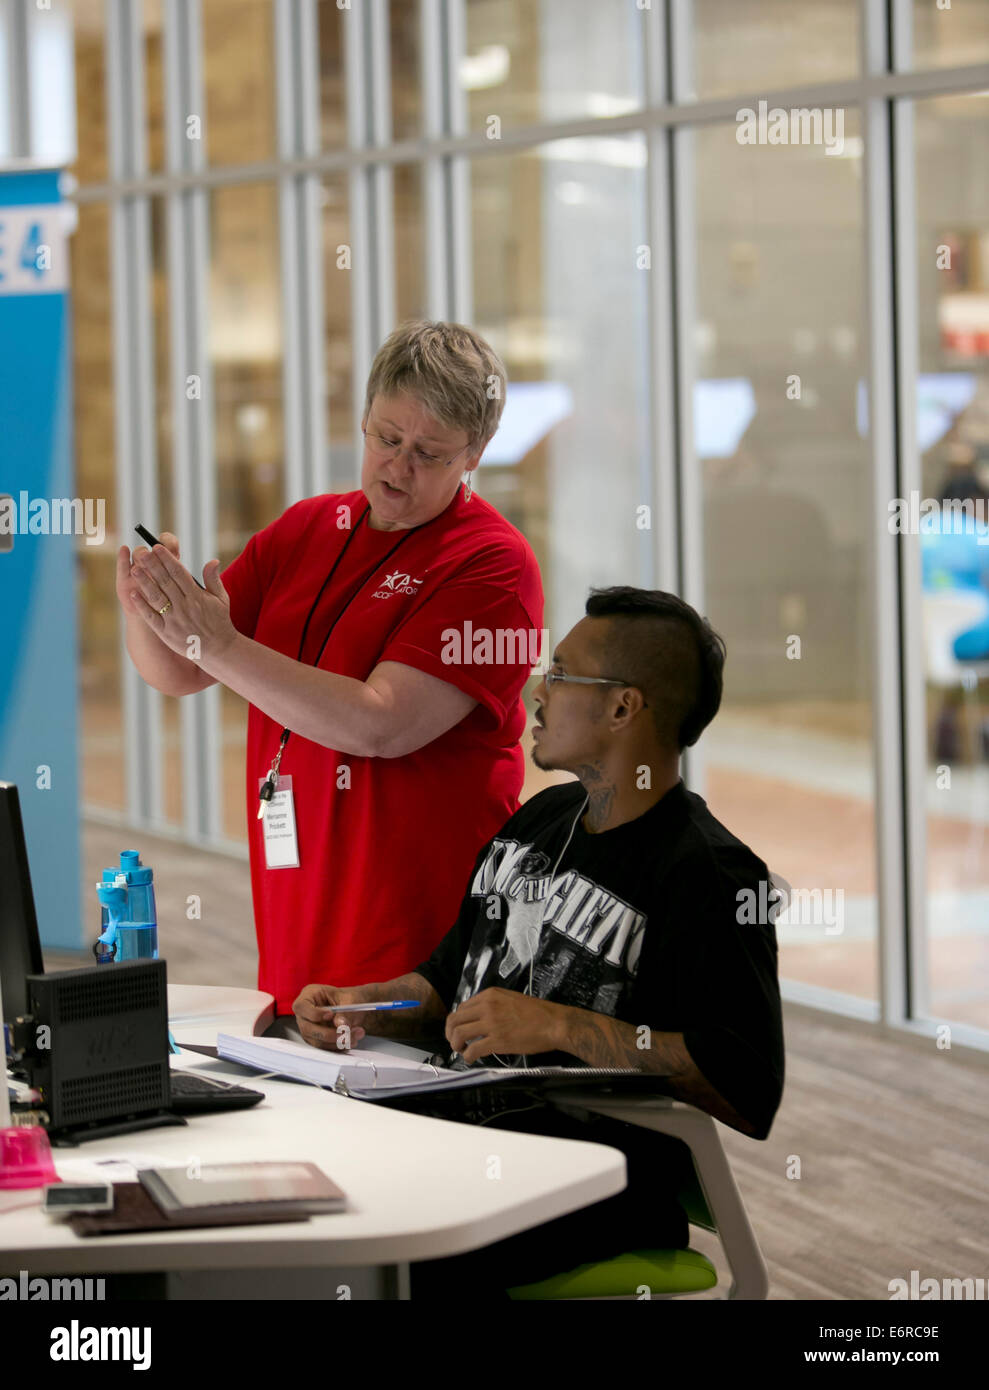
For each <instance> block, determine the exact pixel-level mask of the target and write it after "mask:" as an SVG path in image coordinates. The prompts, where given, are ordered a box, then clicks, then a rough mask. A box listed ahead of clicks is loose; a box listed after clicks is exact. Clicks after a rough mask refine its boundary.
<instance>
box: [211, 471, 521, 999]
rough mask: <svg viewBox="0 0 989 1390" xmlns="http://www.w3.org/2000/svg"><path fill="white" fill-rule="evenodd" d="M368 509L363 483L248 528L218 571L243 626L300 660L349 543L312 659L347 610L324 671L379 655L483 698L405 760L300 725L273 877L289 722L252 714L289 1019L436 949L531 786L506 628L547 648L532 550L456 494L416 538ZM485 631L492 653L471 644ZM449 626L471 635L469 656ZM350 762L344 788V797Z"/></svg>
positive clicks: (270, 907)
mask: <svg viewBox="0 0 989 1390" xmlns="http://www.w3.org/2000/svg"><path fill="white" fill-rule="evenodd" d="M366 507H367V499H366V498H365V496H364V494H363V492H360V491H357V492H351V493H342V494H339V495H326V496H322V497H311V498H307V499H306V500H305V501H303V502H298V503H296V504H295V506H293V507H290V508H289V509H288V511H286V512H285V513H284V514H283V515H282V516H280V517H279V518H278V520H277V521H274V522H272V524H271V525H270V526H268V527H266V528H265V529H264V530H263V531H260V532H259V533H258V534H257V535H256V536H253V537H252V539H251V540H250V541H249V542H248V544H247V545H246V547H245V548H244V550H243V552H242V553H241V554H240V555H239V556H238V557H237V559H236V560H234V561H233V563H232V564H231V565H229V566H228V567H227V569H226V570H224V572H223V583H224V585H225V587H226V590H227V592H228V594H229V595H230V607H231V618H232V620H233V623H234V626H235V627H236V628H237V630H238V631H239V632H242V633H243V634H244V635H245V636H247V637H252V638H253V639H254V640H255V641H257V642H261V643H263V644H264V645H265V646H266V647H271V648H272V649H273V650H274V651H278V652H282V653H283V654H284V655H286V656H290V657H291V658H292V659H293V661H294V660H297V659H298V653H299V640H300V637H301V636H302V630H303V626H304V623H305V620H306V615H307V613H308V612H309V610H310V607H311V606H312V603H313V600H314V599H315V598H316V595H317V593H318V592H319V589H320V586H321V585H322V584H323V581H324V580H325V579H326V577H327V575H328V574H329V572H330V570H331V569H332V567H333V563H334V561H335V560H336V559H337V557H338V556H339V555H340V554H341V552H342V550H343V547H344V545H345V544H346V542H347V539H348V537H351V536H352V540H351V542H350V545H349V546H348V547H347V551H346V554H345V555H344V557H343V559H342V560H341V562H340V564H339V566H338V568H337V571H336V574H335V575H334V578H333V582H332V584H330V585H328V586H327V588H326V590H325V592H324V593H323V597H322V599H321V600H320V603H319V605H318V607H317V608H316V611H315V612H314V614H313V616H312V620H311V621H310V624H309V631H308V634H307V636H306V644H305V649H304V652H303V660H304V661H306V662H310V663H311V662H312V661H314V660H315V658H316V654H317V652H318V651H319V647H320V644H321V643H322V641H323V638H324V637H325V635H326V632H327V629H328V628H329V627H330V625H331V623H333V621H334V619H335V618H337V622H336V625H335V627H334V628H333V631H332V634H331V636H330V639H329V641H328V642H327V644H326V648H325V650H324V652H323V655H322V657H321V659H320V662H319V665H320V669H322V670H326V671H335V672H337V673H338V674H339V675H343V676H351V677H354V678H355V679H357V680H366V679H367V677H368V676H369V675H370V674H371V672H372V671H373V670H374V668H375V667H376V666H377V665H379V664H380V663H381V662H383V661H397V662H402V663H403V664H404V665H406V666H414V667H416V668H417V669H418V670H420V671H425V672H427V673H428V674H429V675H433V676H436V677H438V678H439V679H440V680H444V681H448V682H449V683H450V684H452V685H455V686H457V687H458V688H459V689H460V690H463V691H465V692H467V693H468V694H469V695H471V696H473V697H474V699H475V700H477V701H478V704H477V705H475V707H474V709H472V710H471V712H470V713H469V714H468V715H467V716H466V717H465V718H464V719H462V720H461V721H460V723H459V724H457V725H455V726H454V727H453V728H452V729H448V730H447V732H446V733H445V734H442V735H441V736H440V737H439V738H437V739H434V740H433V742H432V743H430V744H427V745H426V746H425V747H423V748H420V749H418V750H417V751H416V752H414V753H408V754H406V755H405V756H404V757H400V758H363V757H356V756H354V755H352V754H349V753H342V752H338V751H337V750H335V749H332V748H324V747H323V746H321V745H320V744H318V743H313V742H311V741H310V740H309V739H306V738H303V737H302V735H301V734H298V733H295V732H293V734H292V737H291V738H290V740H289V742H288V745H287V747H286V749H285V754H284V756H283V758H282V763H281V768H280V772H281V773H282V774H291V776H292V792H293V796H294V800H295V817H296V826H297V834H298V840H299V867H298V868H281V869H269V868H268V867H267V865H266V862H265V852H264V839H263V835H262V830H261V825H260V823H259V822H258V820H257V808H258V784H259V780H260V779H261V778H262V777H264V776H266V775H267V772H268V768H269V767H270V765H271V760H272V758H273V757H274V755H275V752H276V750H277V748H278V741H279V738H280V736H281V725H280V724H278V723H276V722H275V721H274V720H272V719H269V718H268V716H267V715H266V714H263V713H262V712H261V710H259V709H257V708H256V707H255V706H254V705H251V707H250V714H249V717H248V726H247V825H248V836H249V841H250V854H251V884H252V888H253V893H254V920H255V926H256V928H257V937H258V953H259V962H258V987H259V988H260V989H263V990H267V991H268V992H269V993H271V994H273V995H274V996H275V1000H276V1007H277V1009H278V1012H279V1013H290V1012H291V1009H292V1002H293V1000H294V999H295V998H296V996H297V995H298V993H299V991H300V990H301V989H302V988H303V986H305V985H307V984H313V983H320V984H331V985H339V986H346V985H361V984H367V983H368V982H370V981H372V980H388V979H392V978H394V977H395V976H397V975H403V974H405V973H407V972H408V971H409V970H411V969H412V968H413V967H414V966H415V965H416V963H417V962H418V961H421V960H423V959H424V958H425V957H426V956H428V955H429V954H430V953H431V951H432V949H433V947H434V946H435V945H436V944H437V942H438V941H440V939H441V938H442V937H443V936H444V935H445V933H446V932H447V930H448V929H449V927H450V925H451V924H452V923H453V921H454V920H455V919H456V916H457V913H458V911H459V908H460V901H461V898H462V897H463V894H464V891H465V889H466V887H467V880H468V878H469V876H470V872H471V868H472V866H473V863H474V859H475V857H476V855H477V852H478V850H479V849H480V847H481V845H482V844H484V843H485V842H486V841H487V840H488V839H490V838H491V836H492V835H493V834H494V832H495V831H496V830H497V829H498V828H499V827H500V826H501V825H503V824H504V822H505V821H506V820H507V819H508V817H509V816H510V815H512V814H513V812H514V811H515V810H516V809H517V807H518V793H519V791H520V790H521V787H522V778H523V772H524V766H523V756H522V751H521V749H520V747H519V742H518V741H519V736H520V734H521V732H522V729H523V727H524V724H525V711H524V707H523V705H522V701H521V698H520V695H521V691H522V687H523V686H524V684H525V682H526V680H527V678H528V676H529V673H530V670H531V666H532V664H533V661H530V660H529V652H527V651H526V650H525V647H526V643H525V642H520V641H518V639H514V638H512V639H509V640H507V641H504V642H503V643H498V642H497V638H496V635H497V634H498V633H499V631H500V632H502V633H507V632H508V631H509V630H511V631H512V632H513V633H515V632H520V631H524V632H525V633H526V634H527V633H528V632H529V631H532V632H533V633H535V634H536V635H535V637H534V639H533V647H534V649H535V648H538V644H539V633H540V630H541V627H542V621H543V592H542V583H541V581H540V576H539V568H538V566H537V564H536V559H535V556H534V555H533V553H532V550H531V549H530V547H529V545H528V542H527V541H526V540H525V538H524V537H523V536H522V535H521V534H520V533H519V532H518V531H517V530H516V529H515V527H514V526H511V525H510V524H509V523H508V522H507V521H506V520H505V519H504V517H502V516H501V515H500V514H499V513H498V512H497V511H495V509H494V508H493V507H492V506H490V505H489V504H488V503H487V502H485V501H484V500H483V499H482V498H480V497H477V496H475V497H473V498H472V499H471V501H470V502H465V500H464V497H463V493H462V491H458V492H457V495H456V496H455V497H454V499H453V501H452V502H451V503H450V505H449V507H447V509H446V510H445V511H444V512H443V513H442V514H441V515H440V516H439V517H436V518H434V520H433V521H431V522H428V523H426V524H425V525H424V526H422V527H419V528H417V529H416V530H414V531H376V530H373V529H372V528H371V527H370V526H369V525H368V523H367V520H366V519H365V520H364V521H363V522H361V524H360V525H359V526H358V521H359V519H360V517H361V515H362V513H363V512H364V511H365V509H366ZM348 520H349V527H348V525H347V521H348ZM403 536H405V537H407V539H405V540H403V541H402V544H401V546H400V547H399V549H398V550H397V551H396V552H395V553H394V554H393V555H392V556H391V558H390V559H388V560H387V563H384V562H385V559H386V557H387V556H388V552H389V551H390V550H391V548H392V547H393V546H394V545H395V544H396V542H397V541H398V540H400V539H401V537H403ZM362 579H365V580H366V582H364V583H363V584H362V583H361V580H362ZM348 599H349V600H350V601H349V602H348ZM341 610H342V611H341ZM338 615H340V616H339V617H338ZM466 624H470V625H471V626H470V628H469V629H468V628H466ZM484 630H488V631H489V632H490V633H491V634H492V637H491V639H489V643H488V651H487V653H486V652H485V647H484V644H483V638H479V637H478V636H477V634H478V633H483V631H484ZM453 631H455V632H457V633H458V634H467V636H466V640H464V641H463V642H462V643H461V647H462V650H461V652H459V653H458V652H457V650H456V644H455V643H454V642H453V639H452V638H451V632H453ZM444 634H445V636H444ZM468 654H469V655H470V656H472V657H474V658H475V659H474V660H472V661H470V662H469V663H468V661H466V660H464V659H463V658H464V657H466V656H467V655H468ZM444 655H445V656H446V657H447V660H444V659H443V658H444ZM451 655H452V656H453V657H454V658H456V657H457V656H459V657H460V658H461V660H460V664H457V661H456V659H455V660H454V661H452V662H451V661H450V660H449V658H450V656H451ZM485 656H487V659H486V660H485V659H484V658H485ZM477 657H480V658H481V659H482V660H481V661H480V662H479V661H478V660H477ZM344 766H345V767H347V768H349V778H350V785H349V787H346V786H344V787H343V788H342V789H341V788H340V787H339V786H338V783H340V782H345V780H346V778H345V776H342V775H341V773H340V771H339V769H340V768H342V767H344Z"/></svg>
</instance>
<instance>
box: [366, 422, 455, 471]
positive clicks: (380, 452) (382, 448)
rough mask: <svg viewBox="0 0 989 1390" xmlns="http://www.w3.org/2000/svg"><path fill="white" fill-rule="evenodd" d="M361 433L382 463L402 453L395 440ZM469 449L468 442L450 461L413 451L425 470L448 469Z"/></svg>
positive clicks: (421, 450)
mask: <svg viewBox="0 0 989 1390" xmlns="http://www.w3.org/2000/svg"><path fill="white" fill-rule="evenodd" d="M361 433H362V434H363V435H364V443H365V444H366V445H367V447H368V448H369V449H370V451H371V453H372V454H373V455H374V457H375V458H378V459H380V460H381V461H382V463H386V462H387V461H388V460H389V459H393V458H395V457H396V455H398V454H399V453H400V452H401V449H402V446H401V444H396V443H395V441H394V440H391V439H385V438H384V436H383V435H380V434H369V433H368V431H367V430H362V431H361ZM469 448H470V443H469V442H468V443H467V444H465V445H464V447H463V449H458V450H457V452H456V453H455V454H454V455H453V458H448V459H443V458H439V457H438V456H437V455H436V454H427V453H426V452H425V450H423V449H419V448H415V449H413V450H412V453H413V456H414V457H415V461H416V463H418V464H420V465H421V466H422V467H423V468H430V469H433V468H437V469H438V468H448V467H449V466H450V464H451V463H453V462H454V460H455V459H458V458H459V457H460V455H461V454H462V453H463V452H464V450H465V449H469Z"/></svg>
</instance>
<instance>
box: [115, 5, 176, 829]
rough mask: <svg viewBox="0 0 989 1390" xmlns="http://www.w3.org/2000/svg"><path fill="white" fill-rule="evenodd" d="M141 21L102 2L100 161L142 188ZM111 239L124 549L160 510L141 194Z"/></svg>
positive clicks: (152, 775) (153, 751)
mask: <svg viewBox="0 0 989 1390" xmlns="http://www.w3.org/2000/svg"><path fill="white" fill-rule="evenodd" d="M139 19H140V16H139V15H138V14H136V12H135V10H134V7H133V6H132V5H131V4H129V3H128V0H108V3H107V8H106V77H107V161H108V164H109V167H110V170H111V173H112V175H113V176H115V177H116V178H117V179H118V180H127V179H130V180H140V179H141V178H142V177H143V176H144V175H145V173H146V170H147V156H146V144H145V130H146V120H145V92H144V54H143V45H142V42H141V39H142V33H141V28H140V24H139ZM110 238H111V239H110V272H111V286H112V298H113V305H112V320H111V321H112V325H113V364H114V365H113V380H114V401H113V408H114V438H115V446H116V447H115V454H116V461H115V474H116V487H117V534H118V537H119V539H120V540H121V542H122V543H129V542H130V541H131V539H132V533H131V528H132V526H133V525H134V524H135V523H136V521H137V520H139V519H140V518H144V517H152V516H154V515H155V514H156V513H157V511H158V458H157V440H156V436H155V428H154V418H155V409H154V394H155V392H154V328H153V322H152V309H151V218H150V201H149V195H148V194H146V193H134V194H132V195H129V196H127V197H123V198H119V199H116V200H115V201H114V202H113V204H112V206H111V208H110ZM145 524H147V523H146V522H145ZM125 631H126V622H125V620H124V619H123V617H122V616H121V621H120V664H121V671H122V682H123V708H124V768H125V788H126V806H127V815H128V817H129V819H130V820H131V821H132V822H133V823H135V824H139V825H141V824H143V825H149V826H154V825H157V824H160V823H162V822H163V821H164V819H165V817H164V811H163V783H164V779H163V775H162V753H163V739H162V697H161V695H160V694H159V693H158V691H157V690H153V689H152V688H151V687H150V686H149V685H147V684H145V682H144V681H143V680H142V679H141V677H140V676H139V675H138V673H137V670H136V669H135V667H134V666H133V664H132V663H131V661H130V660H129V658H128V655H127V647H126V640H125Z"/></svg>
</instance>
